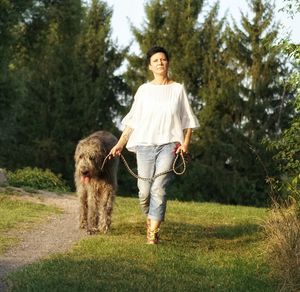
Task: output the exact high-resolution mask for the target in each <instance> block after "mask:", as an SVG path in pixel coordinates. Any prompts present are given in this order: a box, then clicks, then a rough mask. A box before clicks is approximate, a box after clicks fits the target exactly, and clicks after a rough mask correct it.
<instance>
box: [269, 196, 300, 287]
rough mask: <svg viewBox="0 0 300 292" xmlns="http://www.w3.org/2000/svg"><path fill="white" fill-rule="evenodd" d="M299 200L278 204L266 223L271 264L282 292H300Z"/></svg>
mask: <svg viewBox="0 0 300 292" xmlns="http://www.w3.org/2000/svg"><path fill="white" fill-rule="evenodd" d="M298 204H299V203H297V202H296V201H295V200H290V202H289V203H288V204H287V205H286V206H284V205H282V204H281V205H279V204H274V208H273V209H272V211H271V213H270V216H269V217H268V220H267V221H266V223H265V230H266V234H267V243H268V245H267V247H268V254H269V260H270V263H271V265H272V271H273V273H274V276H276V277H277V278H278V279H280V282H281V290H282V291H300V213H299V211H300V210H299V205H298Z"/></svg>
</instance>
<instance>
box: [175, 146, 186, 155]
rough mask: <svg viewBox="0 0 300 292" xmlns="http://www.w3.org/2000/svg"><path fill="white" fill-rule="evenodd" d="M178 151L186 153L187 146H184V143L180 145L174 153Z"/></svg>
mask: <svg viewBox="0 0 300 292" xmlns="http://www.w3.org/2000/svg"><path fill="white" fill-rule="evenodd" d="M180 152H182V153H183V154H187V153H188V147H187V146H185V145H180V146H179V147H178V148H177V150H176V154H179V153H180Z"/></svg>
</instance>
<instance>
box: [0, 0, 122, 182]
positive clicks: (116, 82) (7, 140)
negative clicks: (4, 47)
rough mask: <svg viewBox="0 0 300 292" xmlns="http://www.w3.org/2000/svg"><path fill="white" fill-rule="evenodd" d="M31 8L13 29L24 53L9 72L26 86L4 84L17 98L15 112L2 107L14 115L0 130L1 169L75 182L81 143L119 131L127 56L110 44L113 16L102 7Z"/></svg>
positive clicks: (56, 4) (40, 4)
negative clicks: (49, 173)
mask: <svg viewBox="0 0 300 292" xmlns="http://www.w3.org/2000/svg"><path fill="white" fill-rule="evenodd" d="M1 3H2V2H1ZM27 4H28V5H27V6H26V10H25V12H26V13H25V12H24V11H23V10H22V11H18V13H20V14H21V15H22V13H24V14H26V17H24V18H22V17H21V16H19V19H18V20H19V21H18V22H17V21H16V22H14V23H13V24H12V26H11V30H13V31H14V36H15V46H16V47H17V48H18V49H17V50H16V51H14V52H12V53H11V54H10V55H9V57H8V59H7V70H8V72H9V73H10V74H11V75H12V76H16V77H17V78H16V79H18V80H19V81H18V83H20V86H19V87H17V90H14V86H15V84H9V83H7V82H6V83H4V84H6V85H7V86H8V87H9V90H11V92H12V93H11V94H10V95H9V99H10V101H9V105H10V106H9V108H2V107H1V109H0V115H1V114H2V113H3V114H4V115H5V117H7V119H6V120H5V123H3V124H1V126H0V127H1V133H3V134H2V135H1V144H0V164H1V166H2V167H5V168H8V169H16V168H20V167H24V166H32V167H35V166H36V167H40V168H43V169H44V168H49V169H51V170H53V171H55V172H56V173H62V174H63V175H64V177H65V178H66V179H67V180H68V181H70V182H71V181H73V172H74V162H73V155H74V151H75V147H76V144H77V142H78V141H79V140H80V139H81V138H83V137H85V136H86V135H88V134H90V133H91V132H93V131H95V130H99V129H106V130H111V131H112V132H115V133H117V132H118V130H117V129H116V127H115V126H114V124H113V121H114V119H116V117H117V115H118V114H119V112H120V111H121V110H122V107H121V105H120V102H119V97H120V95H122V94H123V93H124V92H125V85H124V82H123V81H122V77H121V76H120V75H118V74H116V73H115V71H116V70H117V69H119V67H120V66H121V63H122V61H123V58H124V56H123V55H124V50H119V49H118V48H117V46H116V45H115V44H114V43H113V42H112V41H111V39H110V20H111V14H112V11H111V10H110V9H109V8H108V6H107V4H106V3H104V2H103V1H96V0H95V1H92V3H91V5H90V6H83V4H82V1H80V0H75V1H70V0H68V1H46V0H43V1H37V0H36V1H30V2H28V3H27ZM12 10H13V9H12ZM15 13H16V14H17V15H19V14H18V13H17V11H15ZM8 93H9V92H8V90H6V91H5V93H4V95H5V96H8ZM124 94H125V93H124ZM20 153H22V155H20ZM8 157H9V159H8Z"/></svg>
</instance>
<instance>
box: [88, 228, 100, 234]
mask: <svg viewBox="0 0 300 292" xmlns="http://www.w3.org/2000/svg"><path fill="white" fill-rule="evenodd" d="M97 233H99V229H97V228H89V229H87V234H89V235H94V234H97Z"/></svg>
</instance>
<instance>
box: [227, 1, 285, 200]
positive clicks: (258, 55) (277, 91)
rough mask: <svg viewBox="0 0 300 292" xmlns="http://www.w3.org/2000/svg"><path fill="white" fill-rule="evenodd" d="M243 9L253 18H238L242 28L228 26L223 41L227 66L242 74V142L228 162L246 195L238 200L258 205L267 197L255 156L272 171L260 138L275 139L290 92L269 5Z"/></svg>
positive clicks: (263, 3) (253, 4) (282, 124)
mask: <svg viewBox="0 0 300 292" xmlns="http://www.w3.org/2000/svg"><path fill="white" fill-rule="evenodd" d="M249 6H250V9H251V11H252V13H253V18H252V19H250V18H249V17H248V16H245V15H244V14H242V20H241V24H242V27H241V28H239V27H238V25H237V24H236V23H235V24H234V29H233V30H231V31H230V30H229V34H228V43H227V46H228V49H229V50H230V54H232V55H231V58H230V62H229V64H230V66H231V67H232V68H233V69H235V70H236V72H242V74H243V80H242V82H241V83H240V89H239V94H240V97H241V99H242V102H243V112H242V116H241V121H240V126H239V127H240V129H241V130H242V132H243V139H242V141H243V142H242V143H241V145H240V147H239V149H238V152H237V153H238V155H239V157H237V159H235V160H236V161H235V162H234V163H233V164H235V167H236V169H237V170H238V172H239V174H240V175H241V176H243V177H244V178H245V179H247V180H248V192H246V193H244V194H241V196H243V197H244V198H243V201H246V202H248V201H249V202H250V201H253V202H255V200H256V202H257V203H263V202H266V199H267V195H266V193H267V189H266V187H267V186H266V184H265V175H266V174H265V172H264V169H263V167H262V165H260V163H259V162H258V160H257V158H258V157H257V155H259V157H260V159H262V162H263V164H264V167H266V168H268V169H270V171H271V172H272V171H273V169H275V168H274V163H273V162H272V159H271V156H270V153H268V152H267V151H266V150H265V148H264V147H263V145H262V140H263V138H265V137H274V136H276V135H278V134H279V133H280V132H281V130H282V129H284V127H286V125H287V122H288V119H289V113H290V106H289V102H288V101H289V99H290V98H291V94H290V92H289V90H288V88H287V87H286V78H287V76H288V68H287V66H286V64H285V63H286V62H285V61H286V60H285V59H284V58H283V55H282V54H281V53H280V50H279V47H278V46H277V44H276V40H277V37H278V28H277V27H276V25H275V24H274V23H273V11H274V7H273V6H272V5H270V4H269V3H268V2H266V1H262V0H252V1H250V3H249ZM251 149H252V150H251ZM253 151H254V152H253ZM251 192H252V194H251Z"/></svg>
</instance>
